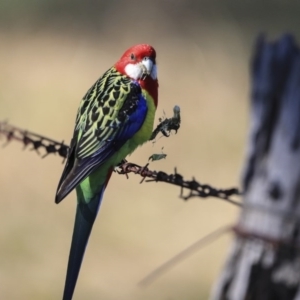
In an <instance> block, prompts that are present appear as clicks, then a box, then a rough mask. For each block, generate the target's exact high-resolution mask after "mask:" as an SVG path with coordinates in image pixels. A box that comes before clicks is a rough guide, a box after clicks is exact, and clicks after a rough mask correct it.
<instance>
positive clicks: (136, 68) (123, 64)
mask: <svg viewBox="0 0 300 300" xmlns="http://www.w3.org/2000/svg"><path fill="white" fill-rule="evenodd" d="M155 59H156V52H155V50H154V48H153V47H151V46H150V45H147V44H139V45H135V46H133V47H131V48H129V49H128V50H127V51H126V52H125V53H124V54H123V55H122V57H121V58H120V60H119V61H118V62H117V63H116V64H115V68H116V69H117V70H118V71H119V72H120V73H122V74H124V75H127V76H129V77H130V78H132V79H134V80H136V81H138V82H139V84H140V85H141V87H142V88H143V89H145V90H146V91H147V92H148V93H149V94H150V95H151V96H152V98H153V100H154V102H155V106H157V100H158V99H157V98H158V81H157V68H156V61H155Z"/></svg>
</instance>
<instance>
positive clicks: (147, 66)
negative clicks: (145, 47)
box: [141, 57, 153, 75]
mask: <svg viewBox="0 0 300 300" xmlns="http://www.w3.org/2000/svg"><path fill="white" fill-rule="evenodd" d="M141 67H142V70H143V75H150V74H151V72H152V68H153V61H152V60H151V59H150V58H149V57H144V59H143V60H142V62H141Z"/></svg>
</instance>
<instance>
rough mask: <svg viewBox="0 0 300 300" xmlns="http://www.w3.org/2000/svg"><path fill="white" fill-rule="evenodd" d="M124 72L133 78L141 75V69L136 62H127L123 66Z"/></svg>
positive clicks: (135, 78)
mask: <svg viewBox="0 0 300 300" xmlns="http://www.w3.org/2000/svg"><path fill="white" fill-rule="evenodd" d="M125 72H126V74H127V75H128V76H129V77H131V78H133V79H134V80H138V79H139V78H141V77H142V75H143V71H142V69H141V67H140V66H139V65H138V64H135V65H134V64H128V65H127V66H126V67H125Z"/></svg>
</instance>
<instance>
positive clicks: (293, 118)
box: [211, 35, 300, 300]
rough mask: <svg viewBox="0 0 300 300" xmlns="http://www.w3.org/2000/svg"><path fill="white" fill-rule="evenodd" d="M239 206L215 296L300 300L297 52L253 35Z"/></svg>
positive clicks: (291, 44) (288, 39) (289, 43)
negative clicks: (246, 139) (245, 143)
mask: <svg viewBox="0 0 300 300" xmlns="http://www.w3.org/2000/svg"><path fill="white" fill-rule="evenodd" d="M251 76H252V87H251V89H252V91H251V93H252V94H251V117H250V118H251V119H250V132H249V141H248V151H247V157H246V163H245V168H244V173H243V183H242V184H243V191H244V199H243V208H242V209H241V213H240V216H239V218H238V222H237V225H236V227H235V233H236V235H235V238H234V241H233V245H232V246H231V251H230V253H229V255H228V258H227V262H226V265H225V266H224V269H223V271H222V273H221V275H220V277H219V279H218V282H217V283H216V285H215V287H214V291H213V293H212V297H211V298H212V299H214V300H221V299H222V300H225V299H226V300H294V299H297V300H300V289H299V287H300V235H299V233H300V53H299V48H298V46H297V45H296V42H295V41H294V39H293V37H292V36H290V35H285V36H283V37H282V38H281V39H280V40H278V41H275V42H268V41H266V39H265V38H264V37H263V36H261V37H259V38H258V40H257V44H256V49H255V54H254V58H253V61H252V74H251Z"/></svg>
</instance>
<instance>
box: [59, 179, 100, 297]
mask: <svg viewBox="0 0 300 300" xmlns="http://www.w3.org/2000/svg"><path fill="white" fill-rule="evenodd" d="M104 189H105V185H104V186H103V188H102V189H101V192H100V193H99V194H97V196H95V197H94V198H93V199H92V200H91V201H90V202H89V203H88V204H86V203H80V202H79V203H78V204H77V210H76V217H75V224H74V230H73V237H72V244H71V249H70V254H69V262H68V269H67V275H66V282H65V289H64V295H63V300H71V299H72V297H73V293H74V290H75V286H76V282H77V278H78V274H79V271H80V267H81V263H82V259H83V256H84V252H85V248H86V245H87V243H88V240H89V237H90V233H91V231H92V228H93V224H94V221H95V219H96V216H97V213H98V209H99V206H100V204H101V200H102V195H103V192H104Z"/></svg>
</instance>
